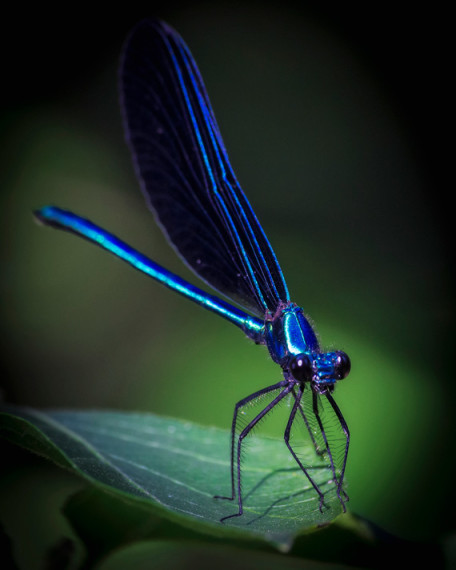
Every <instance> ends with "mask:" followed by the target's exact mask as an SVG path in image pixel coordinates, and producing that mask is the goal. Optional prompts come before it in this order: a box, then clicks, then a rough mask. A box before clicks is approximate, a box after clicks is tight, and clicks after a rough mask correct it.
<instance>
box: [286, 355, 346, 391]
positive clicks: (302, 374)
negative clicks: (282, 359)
mask: <svg viewBox="0 0 456 570" xmlns="http://www.w3.org/2000/svg"><path fill="white" fill-rule="evenodd" d="M350 367H351V364H350V358H349V357H348V355H347V354H345V352H343V351H342V350H337V351H334V352H319V353H315V354H312V353H310V354H306V353H304V352H303V353H302V354H297V355H295V356H293V358H292V359H291V361H290V363H289V366H288V368H289V371H290V372H291V375H292V376H293V378H294V379H295V380H296V381H297V382H299V383H300V384H304V383H306V382H310V383H311V384H312V387H313V388H315V389H316V390H317V391H318V392H326V391H328V390H329V391H331V392H332V390H333V389H334V386H335V384H336V382H337V381H338V380H342V379H343V378H346V377H347V376H348V374H349V372H350Z"/></svg>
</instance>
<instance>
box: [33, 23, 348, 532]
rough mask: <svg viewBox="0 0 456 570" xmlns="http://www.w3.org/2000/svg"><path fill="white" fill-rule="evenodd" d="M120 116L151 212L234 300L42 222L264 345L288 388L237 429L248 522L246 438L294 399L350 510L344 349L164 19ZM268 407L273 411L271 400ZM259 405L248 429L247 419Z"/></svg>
mask: <svg viewBox="0 0 456 570" xmlns="http://www.w3.org/2000/svg"><path fill="white" fill-rule="evenodd" d="M119 78H120V106H121V110H122V117H123V124H124V131H125V137H126V140H127V143H128V146H129V147H130V150H131V153H132V157H133V163H134V167H135V171H136V174H137V177H138V179H139V181H140V186H141V189H142V192H143V194H144V196H145V199H146V202H147V204H148V206H149V208H150V209H151V210H152V212H153V214H154V216H155V218H156V221H157V223H158V224H159V226H160V227H161V229H162V231H163V232H164V234H165V236H166V237H167V239H168V241H169V242H170V244H171V245H172V246H173V247H174V249H175V250H176V252H177V253H178V255H179V256H180V257H181V258H182V260H183V261H184V263H186V264H187V266H188V267H190V269H191V270H193V272H194V273H195V274H196V275H197V276H198V277H199V278H200V279H201V280H202V281H203V282H205V283H206V284H207V285H209V286H210V287H211V288H212V289H214V290H215V292H217V293H220V294H222V295H223V296H224V297H226V298H227V299H229V300H230V302H228V301H225V300H224V299H222V298H220V297H219V296H218V295H212V294H210V293H207V292H206V291H204V290H202V289H200V288H198V287H196V286H195V285H193V284H191V283H190V282H188V281H186V280H184V279H182V278H181V277H179V276H178V275H176V274H174V273H171V272H170V271H168V270H167V269H165V268H164V267H162V266H160V265H159V264H157V263H155V262H154V261H152V260H151V259H149V258H148V257H146V256H145V255H143V254H142V253H140V252H138V251H137V250H135V249H133V248H132V247H130V246H129V245H127V244H126V243H125V242H123V241H121V240H120V239H119V238H117V237H116V236H114V235H113V234H111V233H109V232H107V231H106V230H104V229H102V228H101V227H99V226H97V225H96V224H94V223H92V222H91V221H89V220H87V219H85V218H83V217H81V216H78V215H76V214H74V213H72V212H70V211H67V210H63V209H61V208H58V207H56V206H46V207H43V208H41V209H40V210H38V211H36V212H35V216H36V218H37V219H38V221H40V222H41V223H43V224H45V225H47V226H51V227H54V228H58V229H61V230H66V231H68V232H72V233H74V234H76V235H78V236H81V237H83V238H85V239H87V240H89V241H91V242H93V243H95V244H96V245H98V246H100V247H101V248H104V249H105V250H107V251H108V252H110V253H112V254H114V255H115V256H117V257H118V258H120V259H122V260H124V261H125V262H127V263H128V264H130V265H131V266H133V267H134V268H135V269H137V270H139V271H141V272H142V273H145V274H146V275H148V276H149V277H151V278H152V279H155V280H156V281H158V282H159V283H162V284H163V285H165V286H166V287H168V288H169V289H171V290H173V291H176V292H177V293H179V294H180V295H183V296H184V297H186V298H187V299H189V300H191V301H193V302H194V303H197V304H198V305H199V306H201V307H203V308H205V309H207V310H209V311H212V312H213V313H215V314H217V315H220V316H221V317H223V318H224V319H226V320H227V321H229V322H231V323H233V324H234V325H236V326H237V327H238V328H240V329H241V330H242V331H243V333H244V334H245V335H246V336H247V337H248V338H249V339H251V340H252V341H253V342H255V343H256V344H260V345H265V346H266V347H267V349H268V351H269V354H270V356H271V358H272V360H273V361H274V362H276V363H277V364H278V365H279V366H280V367H281V369H282V376H283V378H282V380H280V381H279V382H277V383H275V384H273V385H271V386H267V387H265V388H262V389H260V390H258V391H256V392H255V393H253V394H250V395H249V396H247V397H245V398H243V399H242V400H240V401H239V402H237V404H236V405H235V407H234V414H233V420H232V424H231V443H230V450H231V451H230V477H231V493H230V495H228V496H223V495H217V496H216V497H215V498H218V499H227V500H231V501H236V499H237V511H236V512H235V513H233V514H230V515H227V516H224V517H223V518H221V519H220V522H224V521H226V520H228V519H231V518H233V517H240V516H241V515H242V514H243V513H244V505H243V495H242V485H241V481H242V470H241V455H242V450H243V446H244V444H245V439H246V437H247V436H249V434H251V433H252V431H253V430H254V428H255V427H256V426H257V425H258V424H259V422H260V421H261V420H262V419H263V418H265V416H267V415H268V414H270V412H271V410H273V409H274V408H275V407H276V406H277V405H278V404H280V403H281V402H283V401H284V400H285V399H287V400H288V402H289V408H290V413H289V417H288V420H287V422H286V427H285V431H284V434H283V439H284V443H285V445H286V446H287V448H288V450H289V452H290V453H291V455H292V457H293V458H294V460H295V462H296V463H295V464H297V466H298V467H297V468H298V471H299V470H300V471H302V473H303V476H304V479H303V481H306V480H307V483H306V485H307V486H308V488H309V490H310V491H311V492H312V489H313V490H314V491H315V493H316V495H317V496H318V499H319V510H320V512H323V508H325V503H324V497H325V493H324V491H323V490H322V488H321V487H320V486H319V485H318V484H317V483H316V481H315V477H314V476H313V475H312V465H310V464H308V463H305V462H304V460H303V458H302V457H301V456H300V453H299V450H298V449H297V448H296V445H295V444H294V442H293V438H292V432H293V430H294V428H295V426H296V424H298V423H299V424H300V425H301V426H304V432H305V433H306V434H307V437H308V438H309V439H310V441H311V444H312V446H313V448H314V449H315V454H316V457H317V458H320V459H322V460H324V461H325V463H324V464H325V465H326V468H327V469H328V470H329V472H330V480H329V483H332V484H333V486H332V488H335V491H336V493H337V497H338V499H339V501H340V504H341V505H342V507H343V510H344V511H346V506H345V503H346V502H347V501H348V496H347V494H346V492H345V491H344V489H343V483H344V474H345V468H346V463H347V455H348V449H349V443H350V432H349V429H348V426H347V423H346V421H345V419H344V417H343V415H342V413H341V411H340V409H339V407H338V406H337V404H336V402H335V400H334V398H333V395H332V394H333V391H334V387H335V385H336V383H337V382H338V381H339V380H341V379H343V378H345V377H346V376H347V375H348V373H349V372H350V367H351V364H350V359H349V357H348V356H347V354H346V353H345V352H343V351H341V350H331V351H326V352H325V351H324V350H322V349H321V348H320V344H319V342H318V339H317V336H316V333H315V331H314V329H313V328H312V325H311V324H310V322H309V319H308V318H307V317H306V316H305V315H304V311H303V309H302V308H301V307H300V306H298V305H296V304H295V303H293V302H292V301H291V299H290V296H289V292H288V288H287V285H286V283H285V279H284V276H283V273H282V270H281V268H280V266H279V263H278V260H277V257H276V255H275V253H274V251H273V249H272V247H271V245H270V243H269V241H268V239H267V237H266V234H265V233H264V231H263V229H262V227H261V225H260V223H259V221H258V218H257V217H256V215H255V213H254V211H253V210H252V207H251V205H250V203H249V201H248V200H247V198H246V196H245V194H244V192H243V191H242V189H241V187H240V185H239V183H238V181H237V178H236V176H235V174H234V171H233V169H232V167H231V164H230V161H229V159H228V155H227V152H226V149H225V145H224V143H223V140H222V137H221V135H220V131H219V128H218V125H217V123H216V120H215V117H214V113H213V111H212V107H211V104H210V102H209V97H208V95H207V92H206V89H205V86H204V84H203V80H202V77H201V74H200V72H199V69H198V67H197V65H196V62H195V60H194V59H193V57H192V55H191V53H190V51H189V49H188V47H187V46H186V44H185V43H184V41H183V39H182V38H181V37H180V36H179V34H178V33H177V32H176V31H175V30H174V29H173V28H172V27H170V26H169V25H168V24H166V23H165V22H163V21H160V20H144V21H141V22H140V23H138V24H137V25H136V27H135V28H134V29H133V30H132V31H131V32H130V35H129V36H128V38H127V40H126V42H125V45H124V49H123V51H122V56H121V61H120V70H119ZM265 400H267V401H268V403H267V405H265V406H264V407H263V405H262V402H264V401H265ZM255 402H260V403H261V406H260V408H261V409H260V411H259V412H258V413H256V412H255V414H253V417H251V418H249V419H248V421H247V423H245V422H244V423H243V422H242V421H240V418H241V416H242V414H243V412H244V411H245V410H246V409H248V408H249V407H250V406H252V404H253V403H255Z"/></svg>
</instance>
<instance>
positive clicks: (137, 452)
mask: <svg viewBox="0 0 456 570" xmlns="http://www.w3.org/2000/svg"><path fill="white" fill-rule="evenodd" d="M0 434H2V435H3V436H4V437H6V438H7V439H8V440H10V441H12V442H13V443H16V444H18V445H21V446H22V447H25V448H27V449H29V450H30V451H32V452H35V453H38V454H39V455H42V456H44V457H46V458H48V459H50V460H52V461H53V462H55V463H57V464H58V465H60V466H62V467H66V468H69V469H71V470H73V471H74V472H76V473H78V474H79V475H81V476H83V477H84V478H86V479H89V480H90V481H91V482H92V483H94V484H98V485H102V486H103V487H104V489H105V490H108V491H109V492H112V493H116V494H119V493H120V494H121V496H122V498H124V499H127V500H132V501H140V502H142V503H143V504H145V505H147V506H149V507H150V508H151V509H153V510H154V511H155V514H157V515H160V516H163V517H165V518H169V519H172V520H173V521H174V522H178V523H180V524H183V525H185V526H188V527H191V528H193V529H195V530H199V531H201V532H205V531H206V532H209V533H211V534H215V535H219V536H234V537H237V538H245V539H250V540H252V539H253V540H261V541H266V542H269V543H271V544H273V545H274V546H276V547H277V548H279V549H281V550H283V551H286V550H288V549H289V548H290V547H291V545H292V543H293V540H294V538H295V537H296V536H297V535H298V534H302V533H303V532H306V531H310V530H313V529H315V528H317V527H319V526H322V525H325V524H328V523H329V522H331V521H332V520H333V519H334V518H336V517H337V516H338V515H339V514H340V513H341V506H340V503H339V501H338V499H337V496H336V493H335V489H334V485H333V484H332V483H331V481H329V476H330V473H329V471H328V469H327V468H324V467H322V468H320V469H319V468H315V469H313V470H312V476H313V477H314V478H315V480H316V482H317V484H318V485H319V486H320V488H321V489H322V490H323V492H325V506H324V508H323V513H321V512H320V510H319V500H318V497H317V495H316V493H315V491H314V490H313V488H312V487H311V485H310V484H309V482H308V480H307V479H306V477H305V476H304V475H303V473H302V472H301V471H300V470H299V469H298V468H297V466H296V464H295V463H294V460H293V458H292V457H291V455H290V453H289V452H288V450H287V448H286V446H285V444H284V442H283V440H279V439H273V438H269V437H264V436H263V437H260V436H257V435H252V436H251V437H250V438H249V443H248V447H247V449H246V454H245V455H246V460H245V461H244V462H243V470H242V477H243V479H242V486H243V499H244V515H243V516H242V517H236V518H234V519H230V520H228V521H226V522H225V523H224V524H221V523H220V522H219V521H220V518H221V517H223V516H226V515H229V514H232V513H235V512H236V511H237V503H236V502H232V501H226V500H220V499H214V495H217V494H222V495H224V494H229V492H230V464H229V433H228V431H227V430H221V429H218V428H214V427H203V426H199V425H197V424H194V423H190V422H186V421H182V420H177V419H170V418H165V417H160V416H155V415H152V414H144V413H121V412H112V411H77V410H41V411H40V410H36V409H31V408H16V407H3V408H2V413H0ZM306 454H309V460H310V458H313V462H314V463H315V458H314V453H313V450H312V449H307V450H306V449H301V450H300V455H301V457H303V456H305V455H306Z"/></svg>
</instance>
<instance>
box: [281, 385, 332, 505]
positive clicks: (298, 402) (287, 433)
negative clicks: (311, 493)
mask: <svg viewBox="0 0 456 570" xmlns="http://www.w3.org/2000/svg"><path fill="white" fill-rule="evenodd" d="M292 392H293V396H294V398H295V402H294V404H293V408H292V409H291V412H290V417H289V418H288V422H287V427H286V428H285V434H284V440H285V444H286V446H287V447H288V449H289V451H290V453H291V455H292V456H293V458H294V460H295V461H296V463H297V464H298V465H299V467H300V468H301V471H302V472H303V473H304V475H305V476H306V477H307V479H308V480H309V482H310V483H311V485H312V487H313V488H314V489H315V491H316V492H317V493H318V496H319V497H320V504H319V509H320V512H323V511H322V509H323V505H324V495H323V493H322V492H321V490H320V487H319V486H318V485H317V484H316V483H315V481H314V480H313V479H312V477H311V476H310V475H309V473H308V472H307V469H306V468H305V467H304V465H303V464H302V463H301V460H300V459H299V457H298V456H297V455H296V453H295V452H294V450H293V448H292V446H291V443H290V433H291V428H292V426H293V422H294V420H295V417H296V412H297V410H298V409H299V410H300V412H301V415H302V417H303V420H304V423H305V425H306V427H307V430H308V431H309V433H310V434H311V430H310V426H309V422H308V421H307V418H306V416H305V414H304V411H303V410H302V408H301V398H302V393H303V389H302V388H301V387H299V392H298V394H296V393H295V391H294V389H292ZM311 437H312V434H311ZM312 442H313V444H314V447H315V449H316V448H317V447H316V444H315V440H314V438H313V437H312Z"/></svg>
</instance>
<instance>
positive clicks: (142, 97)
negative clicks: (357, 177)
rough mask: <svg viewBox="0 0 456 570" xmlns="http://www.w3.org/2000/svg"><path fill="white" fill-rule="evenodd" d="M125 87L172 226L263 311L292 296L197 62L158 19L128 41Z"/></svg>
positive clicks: (151, 195) (138, 142) (141, 153)
mask: <svg viewBox="0 0 456 570" xmlns="http://www.w3.org/2000/svg"><path fill="white" fill-rule="evenodd" d="M120 94H121V104H122V109H123V116H124V126H125V132H126V137H127V141H128V143H129V145H130V148H131V151H132V154H133V160H134V163H135V167H136V171H137V174H138V177H139V179H140V181H141V186H142V190H143V192H144V194H145V196H146V199H147V202H148V205H149V206H150V208H151V209H152V210H153V211H154V213H155V215H156V217H157V220H158V222H159V224H160V226H161V227H162V229H163V231H164V233H165V235H166V236H167V238H168V239H169V241H170V242H171V244H172V245H173V246H174V247H175V249H176V250H177V252H178V253H179V254H180V256H181V257H182V258H183V259H184V261H185V262H186V263H187V265H188V266H189V267H190V268H191V269H192V270H193V271H194V272H195V273H196V274H197V275H198V276H199V277H200V278H201V279H203V280H204V281H205V282H206V283H208V284H209V285H210V286H211V287H213V288H214V289H216V290H218V291H220V292H221V293H223V294H224V295H226V296H227V297H229V298H231V299H233V300H235V301H236V302H238V303H239V304H241V305H242V306H244V307H246V308H247V309H249V310H250V311H252V312H253V313H254V314H256V315H258V316H261V317H263V316H264V314H265V312H266V311H268V310H269V311H272V312H274V311H275V309H276V308H277V306H278V304H279V302H280V301H283V302H286V301H288V300H289V296H288V290H287V286H286V284H285V280H284V278H283V275H282V271H281V269H280V266H279V264H278V261H277V258H276V256H275V254H274V252H273V250H272V248H271V246H270V244H269V241H268V239H267V238H266V235H265V234H264V232H263V230H262V228H261V226H260V224H259V222H258V219H257V218H256V216H255V214H254V212H253V210H252V208H251V206H250V204H249V202H248V200H247V198H246V197H245V195H244V193H243V191H242V190H241V188H240V186H239V183H238V182H237V180H236V176H235V174H234V172H233V170H232V168H231V165H230V163H229V160H228V156H227V154H226V150H225V147H224V144H223V141H222V138H221V136H220V132H219V129H218V126H217V123H216V121H215V118H214V114H213V112H212V109H211V106H210V103H209V98H208V95H207V93H206V90H205V88H204V85H203V81H202V78H201V76H200V73H199V71H198V68H197V66H196V63H195V61H194V59H193V57H192V55H191V54H190V51H189V50H188V48H187V46H186V45H185V43H184V41H183V40H182V38H181V37H180V36H179V35H178V34H177V33H176V32H175V31H174V30H173V29H172V28H170V27H169V26H168V25H167V24H165V23H163V22H160V21H153V20H150V21H144V22H141V23H140V24H139V25H138V26H137V27H136V28H135V29H134V30H133V31H132V33H131V34H130V36H129V38H128V39H127V41H126V44H125V47H124V52H123V57H122V61H121V67H120Z"/></svg>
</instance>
